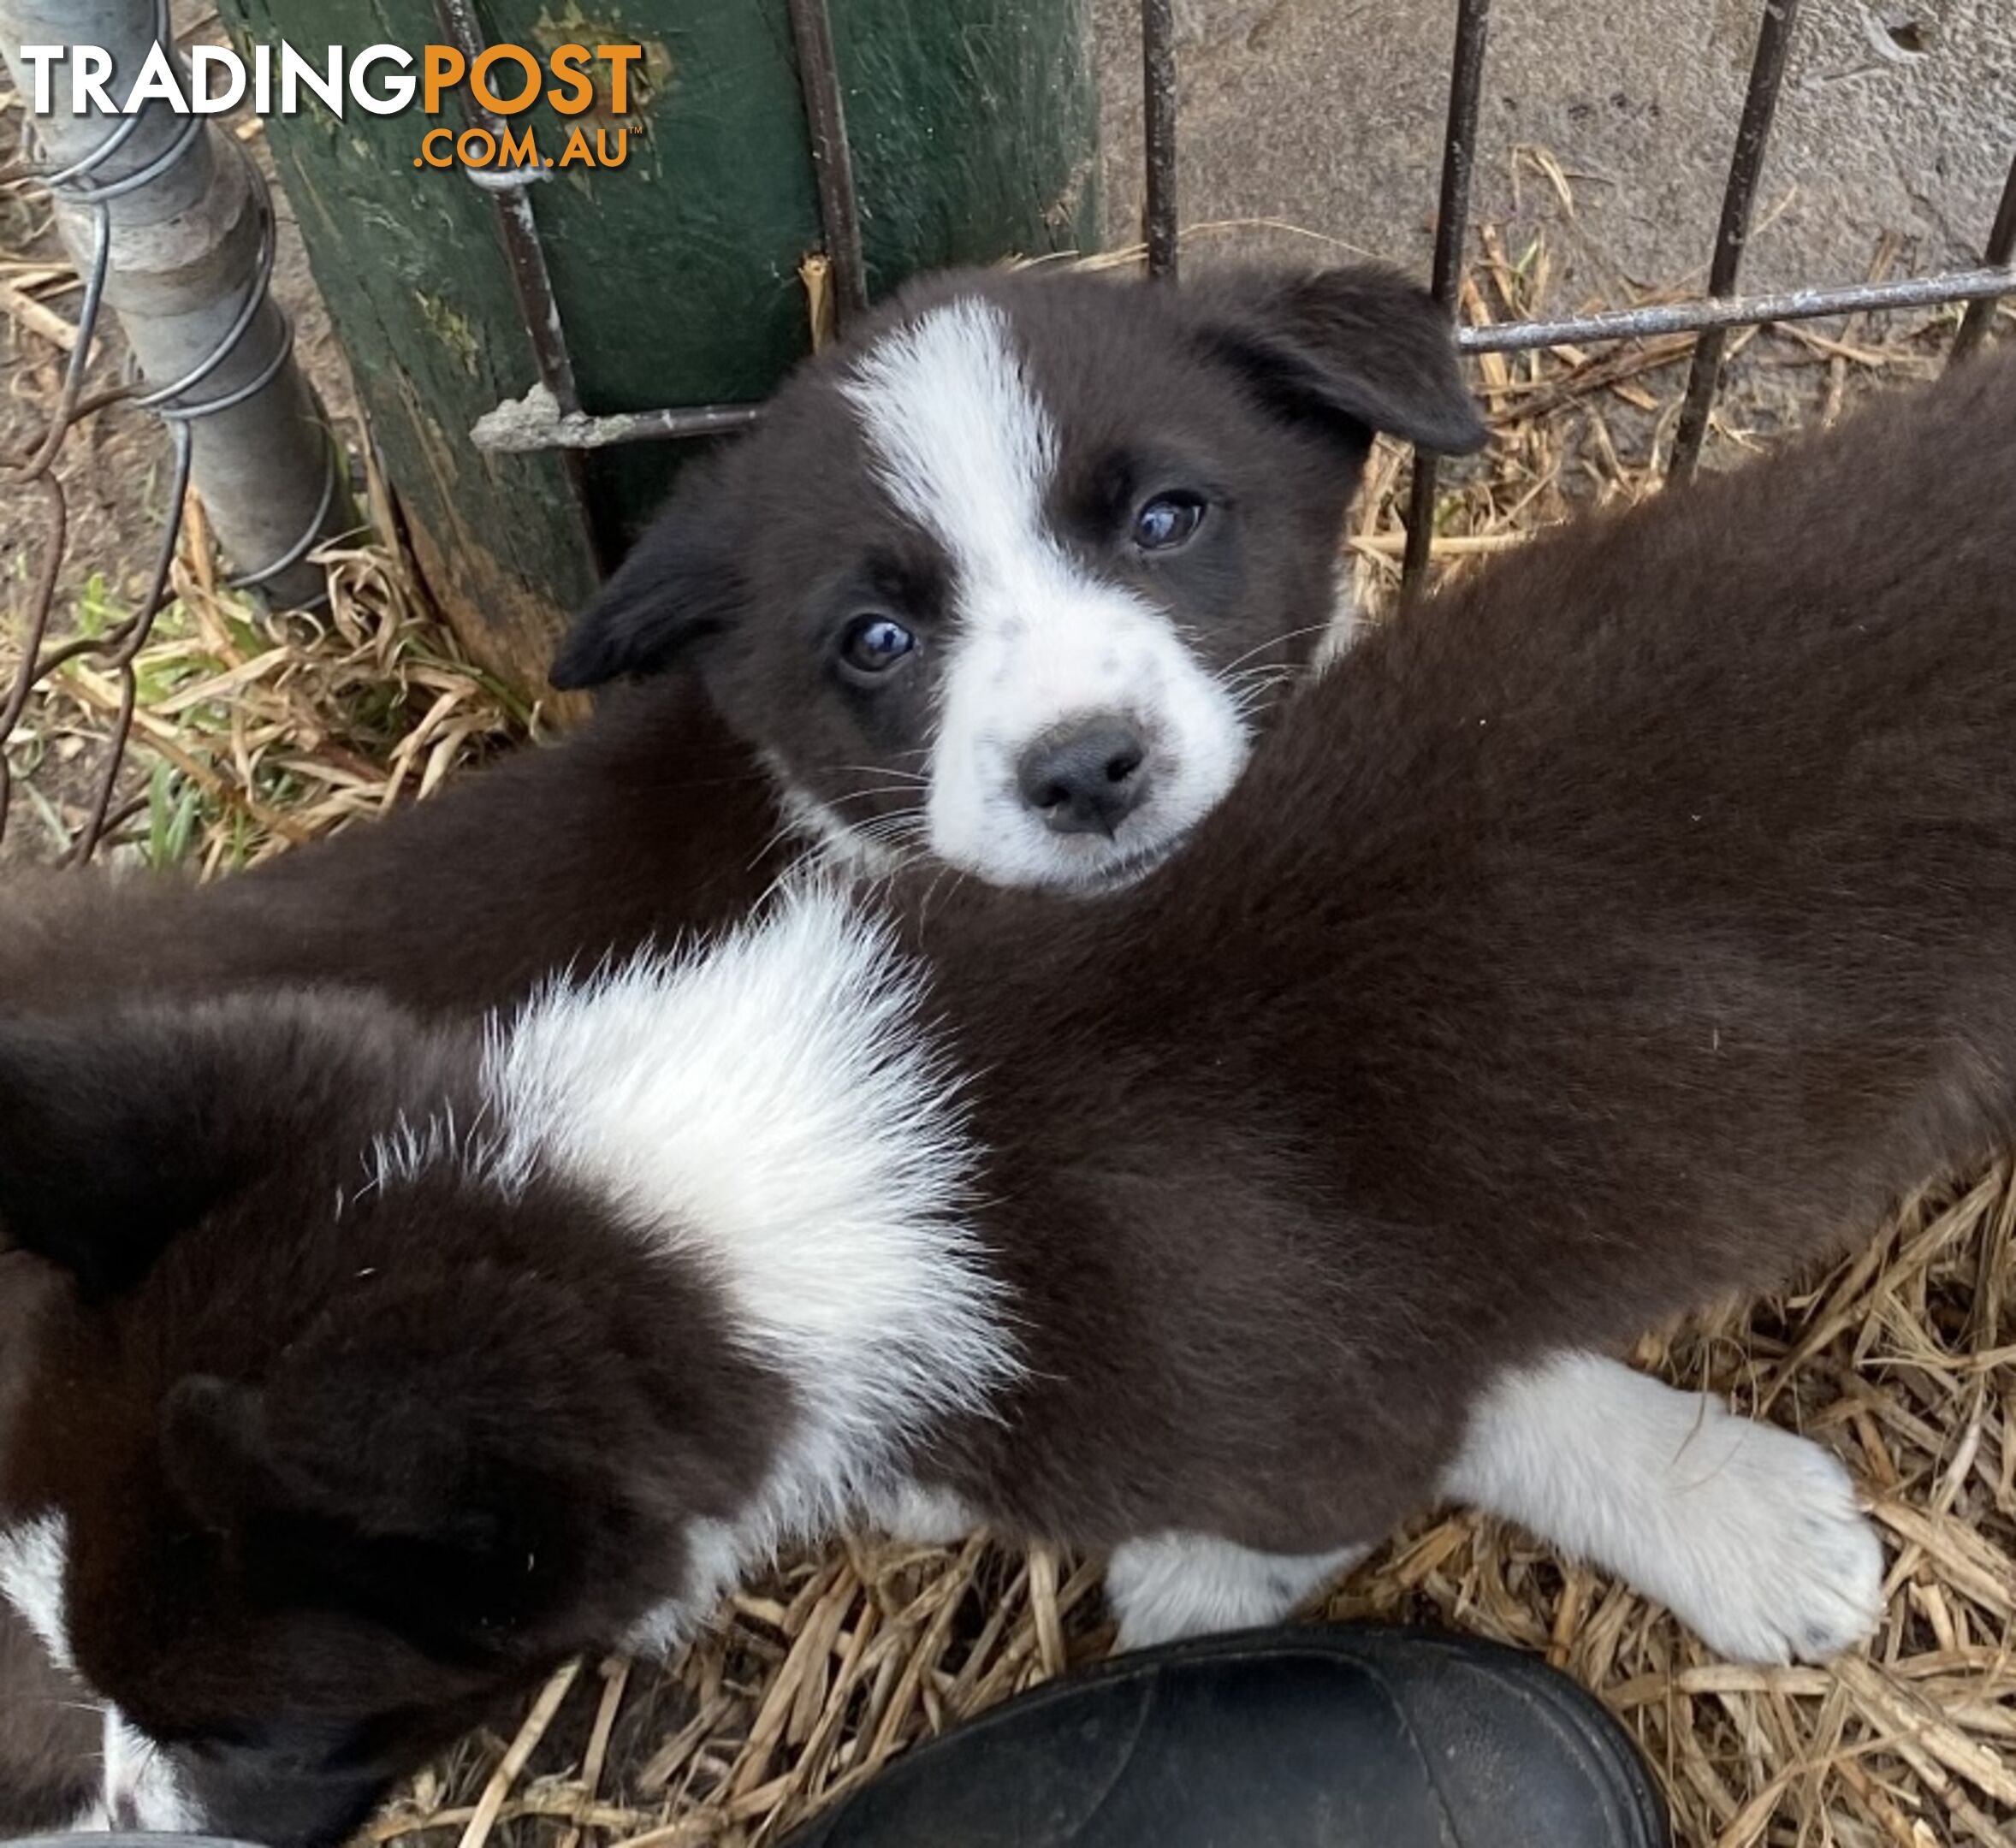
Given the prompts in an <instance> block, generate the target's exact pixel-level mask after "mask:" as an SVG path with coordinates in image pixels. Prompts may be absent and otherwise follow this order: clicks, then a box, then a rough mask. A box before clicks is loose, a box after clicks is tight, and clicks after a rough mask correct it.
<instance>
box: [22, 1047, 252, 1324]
mask: <svg viewBox="0 0 2016 1848" xmlns="http://www.w3.org/2000/svg"><path fill="white" fill-rule="evenodd" d="M213 1052H214V1048H213V1047H212V1046H210V1045H205V1044H203V1043H202V1036H198V1035H189V1034H183V1033H181V1032H179V1031H177V1030H176V1029H175V1026H174V1025H173V1024H172V1023H171V1022H168V1021H165V1020H156V1019H148V1018H141V1017H134V1016H128V1015H122V1014H113V1015H110V1016H91V1017H89V1018H81V1017H80V1018H75V1019H71V1018H63V1019H56V1018H48V1019H29V1020H17V1021H9V1022H4V1023H0V1235H4V1236H5V1237H6V1239H7V1241H8V1242H9V1243H10V1244H11V1245H13V1246H15V1247H18V1248H19V1249H21V1250H24V1251H30V1252H33V1253H36V1254H37V1255H38V1256H39V1257H42V1258H45V1259H49V1260H50V1261H51V1262H53V1263H55V1264H58V1265H62V1266H63V1267H64V1268H65V1269H67V1270H70V1271H71V1272H73V1273H74V1276H76V1279H77V1283H78V1288H79V1289H80V1291H81V1292H82V1294H84V1295H85V1296H86V1298H87V1299H103V1298H104V1297H107V1296H110V1295H116V1294H119V1293H121V1292H122V1291H124V1290H126V1289H128V1288H132V1286H133V1284H135V1283H137V1282H139V1280H140V1278H141V1277H142V1276H145V1274H146V1272H147V1270H149V1269H150V1268H151V1266H152V1265H153V1263H154V1260H155V1259H156V1258H157V1257H158V1256H159V1255H160V1253H161V1252H162V1250H163V1247H165V1246H166V1245H167V1244H168V1242H169V1240H170V1239H172V1238H174V1237H175V1235H177V1234H178V1233H179V1232H181V1231H182V1230H183V1229H186V1228H187V1227H188V1226H189V1225H191V1224H193V1223H194V1222H195V1221H196V1220H198V1219H199V1218H200V1217H202V1216H203V1215H204V1214H205V1213H206V1212H207V1211H210V1208H211V1207H213V1206H215V1205H216V1204H217V1203H218V1202H219V1201H220V1200H221V1199H223V1198H225V1197H226V1196H227V1195H228V1194H229V1193H232V1192H234V1190H235V1189H236V1188H237V1187H238V1186H239V1185H240V1183H241V1182H242V1180H243V1178H244V1176H245V1173H246V1167H245V1164H243V1163H242V1162H240V1160H238V1159H237V1158H235V1156H234V1151H233V1149H232V1148H231V1146H230V1141H231V1139H230V1138H229V1137H228V1136H227V1135H226V1134H223V1133H222V1122H223V1117H222V1110H223V1099H222V1098H221V1097H220V1095H219V1078H220V1075H219V1073H218V1071H217V1069H216V1062H215V1059H214V1057H212V1056H211V1055H212V1053H213Z"/></svg>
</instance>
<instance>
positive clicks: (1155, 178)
mask: <svg viewBox="0 0 2016 1848" xmlns="http://www.w3.org/2000/svg"><path fill="white" fill-rule="evenodd" d="M1173 15H1174V4H1173V0H1141V140H1142V144H1143V146H1144V149H1145V152H1146V157H1147V192H1146V193H1144V194H1143V195H1142V207H1143V209H1142V216H1143V218H1144V219H1145V221H1146V222H1145V224H1144V226H1143V233H1144V235H1145V237H1146V239H1147V247H1148V274H1149V275H1152V276H1167V277H1169V278H1171V280H1172V281H1173V280H1174V278H1175V275H1176V245H1177V215H1176V50H1175V46H1174V44H1173V40H1174V38H1175V20H1174V16H1173Z"/></svg>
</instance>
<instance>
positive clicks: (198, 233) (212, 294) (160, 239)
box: [0, 0, 352, 604]
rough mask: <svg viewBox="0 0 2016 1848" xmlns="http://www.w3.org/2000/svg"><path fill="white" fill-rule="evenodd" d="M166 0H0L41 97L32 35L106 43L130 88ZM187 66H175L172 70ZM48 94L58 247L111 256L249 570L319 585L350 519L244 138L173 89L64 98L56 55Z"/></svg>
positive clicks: (47, 153)
mask: <svg viewBox="0 0 2016 1848" xmlns="http://www.w3.org/2000/svg"><path fill="white" fill-rule="evenodd" d="M167 11H168V9H167V6H166V4H165V0H163V3H159V4H157V0H0V54H3V55H4V56H5V58H6V62H7V63H8V66H9V69H10V70H11V72H12V74H13V76H14V80H15V86H16V87H17V88H18V89H20V91H21V93H22V95H23V96H24V98H27V102H28V104H29V106H30V108H31V110H33V103H34V91H35V74H34V72H33V70H32V69H31V68H29V66H28V64H27V61H26V60H24V59H23V57H22V56H21V53H22V50H23V48H24V47H27V46H42V45H62V46H64V47H66V48H70V47H76V46H85V45H91V46H97V47H99V48H102V49H103V50H104V51H105V52H106V53H107V54H108V55H109V56H110V60H111V74H110V77H109V78H108V79H107V80H106V82H105V85H104V89H105V91H106V92H107V93H108V94H109V95H110V98H111V99H112V100H113V101H114V102H115V103H121V102H122V101H123V99H124V98H125V97H126V95H127V92H128V90H129V89H130V88H131V86H133V83H134V81H135V80H136V79H137V78H138V77H139V74H140V71H141V68H142V67H143V65H144V64H145V62H146V59H147V56H148V54H149V52H150V51H151V50H152V49H153V47H154V46H155V45H156V44H157V43H158V42H161V41H163V40H169V33H168V21H167V18H166V15H167ZM169 43H170V44H171V50H172V40H169ZM178 69H179V67H178ZM48 70H49V75H50V104H51V107H50V110H48V111H47V112H46V113H42V114H34V115H32V116H31V120H32V122H33V129H34V133H35V136H36V139H37V140H38V141H39V144H40V147H41V151H42V154H43V157H44V179H45V180H46V181H47V182H48V184H49V187H50V192H51V194H52V195H53V197H54V198H55V201H56V217H57V223H58V226H59V228H60V229H61V231H62V236H63V240H64V242H65V244H66V245H67V246H68V248H69V251H70V252H71V254H72V256H73V257H74V258H75V260H76V262H77V264H78V266H79V268H80V270H81V271H82V272H83V273H84V274H85V275H87V276H88V275H91V274H92V270H93V269H94V267H96V266H98V265H99V264H102V266H103V270H104V299H105V301H106V303H107V305H109V306H110V307H111V308H112V309H113V310H114V311H116V313H117V315H118V317H119V319H120V323H121V326H122V328H123V329H124V331H125V334H126V337H127V344H128V345H129V346H130V347H131V348H132V350H133V357H134V358H135V360H136V361H137V362H138V364H139V368H140V370H141V372H142V374H143V376H145V380H146V382H147V385H148V387H149V389H148V391H147V392H146V393H145V395H144V396H143V398H142V400H140V401H141V402H143V403H145V404H148V405H150V406H151V407H152V408H153V409H155V410H156V411H157V412H159V413H160V414H161V415H162V416H163V418H167V419H169V421H170V422H171V423H173V424H179V425H181V427H182V428H181V430H179V431H178V436H179V437H181V438H182V439H184V440H185V441H187V453H188V465H189V472H190V477H191V479H192V480H193V483H194V485H195V487H196V489H197V491H198V493H199V494H200V495H202V497H203V501H204V506H205V509H206V510H207V512H209V515H210V521H211V524H213V526H214V527H215V528H216V532H217V536H218V537H219V538H220V539H221V540H222V542H223V546H224V549H225V551H226V552H227V553H228V554H229V556H230V559H231V560H232V562H233V564H234V566H236V567H237V569H238V572H239V578H238V582H239V583H241V584H246V585H258V586H259V587H261V588H263V589H265V590H266V591H267V592H268V594H270V595H271V596H272V597H273V598H274V599H275V600H276V601H279V602H282V603H287V604H303V603H309V602H312V601H317V599H319V598H320V596H321V595H322V594H323V574H322V573H321V572H320V571H319V570H317V568H316V567H315V566H311V565H310V564H309V563H307V555H308V554H309V553H310V552H311V550H312V549H313V548H314V547H315V546H316V545H317V543H318V542H321V541H322V540H323V539H324V538H327V537H330V536H334V535H335V533H337V532H339V531H341V530H345V529H347V527H348V526H349V525H350V524H351V522H352V511H351V507H350V504H349V499H348V496H347V494H346V493H345V492H344V491H343V488H342V471H341V462H340V459H339V457H338V454H337V452H336V448H335V442H334V441H333V439H332V437H331V435H330V433H329V429H328V428H327V425H326V424H325V421H324V419H323V416H322V414H321V412H320V409H319V407H318V406H317V404H316V402H315V400H314V397H313V394H311V391H310V390H309V388H308V387H307V384H306V383H305V381H304V380H303V379H302V377H301V376H300V374H299V370H297V368H296V367H295V365H294V358H293V334H292V330H291V329H290V328H289V326H288V321H287V317H285V315H283V314H282V311H281V310H280V308H279V307H278V305H276V303H275V302H274V301H273V300H272V299H271V298H270V295H269V293H268V292H267V283H268V281H269V279H270V275H271V271H272V264H273V224H272V213H271V210H270V205H269V204H268V202H267V200H266V197H265V191H264V185H263V183H262V182H261V181H260V180H259V177H258V173H257V171H256V169H254V168H253V167H252V163H251V161H250V159H249V158H248V157H246V155H245V154H244V152H243V151H242V150H241V149H240V147H238V146H237V145H236V144H234V142H232V141H231V140H230V139H228V137H227V136H225V135H223V134H222V133H219V132H218V131H217V130H216V129H215V128H214V127H212V126H211V121H210V118H209V117H206V116H201V115H194V114H189V115H180V114H177V113H176V111H175V110H174V109H173V108H172V107H171V106H170V105H169V104H168V103H167V102H166V101H165V100H152V101H149V102H147V103H145V104H142V105H141V108H140V110H139V113H137V114H136V115H131V116H122V115H110V114H108V113H106V112H105V111H104V110H102V109H101V108H100V107H99V106H98V104H96V103H95V102H92V101H90V100H89V99H86V108H85V111H84V113H82V114H73V113H72V110H71V101H72V96H71V85H70V77H71V68H70V65H69V62H68V60H67V59H66V60H65V61H64V62H56V63H52V64H50V66H49V67H48Z"/></svg>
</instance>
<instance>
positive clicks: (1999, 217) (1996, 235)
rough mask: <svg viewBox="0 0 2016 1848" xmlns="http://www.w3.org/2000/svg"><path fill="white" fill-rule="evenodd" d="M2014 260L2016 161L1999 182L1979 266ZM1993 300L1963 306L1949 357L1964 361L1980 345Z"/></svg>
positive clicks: (1998, 265)
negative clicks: (1999, 192) (1992, 221)
mask: <svg viewBox="0 0 2016 1848" xmlns="http://www.w3.org/2000/svg"><path fill="white" fill-rule="evenodd" d="M2012 258H2016V160H2012V161H2011V162H2010V163H2009V177H2008V178H2007V180H2006V181H2003V182H2002V202H2001V204H2000V205H1998V206H1996V207H1995V224H1994V226H1993V228H1991V229H1990V230H1989V234H1988V248H1987V250H1986V251H1984V252H1983V253H1982V260H1983V267H1985V268H1987V269H1991V270H1999V269H2001V268H2003V267H2004V266H2006V265H2007V264H2008V263H2009V261H2010V260H2011V259H2012ZM1994 318H1995V297H1993V296H1983V297H1981V298H1980V299H1977V300H1975V301H1972V302H1969V303H1968V304H1967V311H1966V315H1964V316H1963V317H1961V320H1960V332H1959V333H1957V334H1955V335H1954V337H1953V358H1954V359H1956V360H1958V359H1965V358H1966V357H1967V355H1968V354H1969V353H1971V352H1973V350H1974V349H1975V348H1976V347H1978V346H1979V345H1980V344H1981V341H1982V336H1983V335H1985V334H1986V333H1987V332H1988V323H1989V322H1990V321H1992V320H1993V319H1994Z"/></svg>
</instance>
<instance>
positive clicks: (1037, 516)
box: [843, 299, 1057, 578]
mask: <svg viewBox="0 0 2016 1848" xmlns="http://www.w3.org/2000/svg"><path fill="white" fill-rule="evenodd" d="M843 389H844V390H845V394H846V396H847V399H848V401H849V402H850V403H851V404H852V405H853V406H854V408H855V409H856V410H857V412H860V414H861V420H862V424H863V428H864V429H866V431H867V433H868V440H869V447H872V448H873V449H874V451H875V455H876V458H877V459H878V460H879V462H880V463H881V468H880V470H879V471H878V473H879V475H880V478H881V482H882V484H883V486H884V487H885V488H886V489H887V490H888V492H889V495H890V497H891V498H892V500H893V501H895V502H896V504H897V506H898V507H900V508H901V509H902V510H903V511H904V512H905V513H906V514H908V515H909V516H910V518H912V519H914V520H916V522H917V523H918V524H919V525H921V526H922V527H924V528H925V530H927V531H928V532H929V533H930V534H931V535H932V536H934V538H936V539H937V541H938V542H939V543H940V544H941V545H942V546H944V547H945V548H946V551H948V552H950V553H951V554H952V558H953V560H954V562H955V563H956V564H957V565H958V567H959V569H960V572H961V575H962V576H963V577H966V578H984V577H986V576H987V574H988V573H989V572H1002V571H1005V572H1011V573H1012V572H1015V571H1017V569H1018V568H1020V567H1021V566H1023V565H1024V564H1025V563H1026V562H1027V559H1028V553H1029V542H1030V541H1031V539H1032V538H1034V537H1035V536H1037V532H1038V529H1039V528H1040V526H1041V522H1042V517H1043V495H1044V493H1045V490H1046V489H1047V488H1048V486H1049V484H1050V479H1051V477H1052V475H1053V474H1054V473H1055V472H1056V468H1057V434H1056V432H1055V430H1054V429H1052V427H1051V424H1050V418H1049V417H1048V415H1047V412H1045V411H1044V408H1043V406H1042V404H1041V401H1040V400H1038V398H1037V397H1036V394H1035V390H1034V389H1033V388H1031V386H1030V384H1029V380H1028V378H1027V376H1025V375H1024V373H1023V368H1022V362H1021V360H1020V359H1019V358H1017V354H1016V352H1015V347H1014V345H1013V342H1012V341H1011V338H1010V336H1009V331H1008V325H1007V323H1006V321H1005V319H1004V318H1003V317H1002V315H1001V313H1000V311H999V310H998V309H996V308H994V307H993V305H991V304H989V303H987V302H983V301H977V300H972V299H968V300H964V301H955V302H952V303H951V304H949V305H947V306H946V307H943V308H934V309H933V310H932V311H931V312H930V313H929V314H928V315H926V316H924V317H922V319H921V320H919V321H917V322H916V323H914V324H913V325H911V326H910V327H906V328H904V329H902V330H901V331H900V332H899V333H896V334H892V335H890V336H889V337H888V338H886V340H882V341H878V342H877V343H876V344H875V346H873V347H870V348H869V351H868V352H867V353H866V354H865V355H864V356H863V358H862V360H861V363H860V364H859V365H858V366H857V368H856V370H855V375H854V377H853V379H852V380H851V382H849V383H848V384H847V385H846V386H845V387H843Z"/></svg>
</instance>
